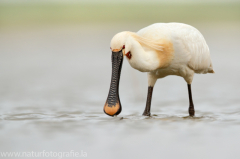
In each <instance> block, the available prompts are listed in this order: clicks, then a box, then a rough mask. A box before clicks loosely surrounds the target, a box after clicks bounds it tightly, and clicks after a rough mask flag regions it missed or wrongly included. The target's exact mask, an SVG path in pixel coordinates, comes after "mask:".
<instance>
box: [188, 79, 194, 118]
mask: <svg viewBox="0 0 240 159" xmlns="http://www.w3.org/2000/svg"><path fill="white" fill-rule="evenodd" d="M188 95H189V108H188V112H189V116H194V114H195V110H194V105H193V100H192V90H191V84H188Z"/></svg>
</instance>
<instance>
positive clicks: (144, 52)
mask: <svg viewBox="0 0 240 159" xmlns="http://www.w3.org/2000/svg"><path fill="white" fill-rule="evenodd" d="M132 55H133V57H132V59H131V60H129V63H130V65H131V66H132V67H133V68H135V69H137V70H139V71H141V72H152V71H154V70H156V69H157V68H158V66H159V60H158V57H157V53H156V51H155V50H153V49H151V48H148V47H144V46H142V45H141V44H140V43H139V42H137V41H134V40H133V43H132Z"/></svg>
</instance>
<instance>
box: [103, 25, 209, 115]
mask: <svg viewBox="0 0 240 159" xmlns="http://www.w3.org/2000/svg"><path fill="white" fill-rule="evenodd" d="M110 45H111V47H110V49H111V51H112V78H111V84H110V90H109V94H108V97H107V100H106V103H105V105H104V112H105V113H106V114H107V115H109V116H115V115H118V114H120V112H121V110H122V107H121V102H120V98H119V92H118V88H119V80H120V74H121V68H122V61H123V58H124V56H126V58H127V60H128V62H129V64H130V65H131V67H133V68H134V69H136V70H139V71H141V72H148V94H147V101H146V107H145V110H144V112H143V115H144V116H150V115H151V113H150V108H151V100H152V93H153V87H154V85H155V83H156V81H157V79H159V78H163V77H166V76H168V75H177V76H181V77H183V78H184V80H185V81H186V82H187V86H188V95H189V109H188V112H189V116H194V114H195V110H194V105H193V99H192V92H191V83H192V80H193V76H194V73H198V74H206V73H214V71H213V67H212V61H211V58H210V53H209V48H208V45H207V43H206V41H205V39H204V37H203V35H202V34H201V33H200V32H199V31H198V30H197V29H196V28H194V27H192V26H190V25H187V24H183V23H155V24H152V25H150V26H147V27H145V28H143V29H141V30H139V31H138V32H137V33H134V32H130V31H123V32H120V33H117V34H116V35H115V36H114V37H113V38H112V40H111V43H110Z"/></svg>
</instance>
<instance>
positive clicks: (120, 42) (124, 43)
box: [104, 32, 131, 116]
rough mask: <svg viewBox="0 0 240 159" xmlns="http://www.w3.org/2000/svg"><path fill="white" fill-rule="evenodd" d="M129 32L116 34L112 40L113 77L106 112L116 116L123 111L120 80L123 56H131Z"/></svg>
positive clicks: (105, 107)
mask: <svg viewBox="0 0 240 159" xmlns="http://www.w3.org/2000/svg"><path fill="white" fill-rule="evenodd" d="M128 37H129V33H128V32H121V33H118V34H116V35H115V36H114V37H113V38H112V40H111V44H110V45H111V47H110V48H111V51H112V79H111V84H110V90H109V94H108V97H107V101H106V103H105V105H104V112H105V113H106V114H107V115H110V116H114V115H118V114H120V113H121V110H122V107H121V102H120V99H119V93H118V88H119V80H120V74H121V69H122V62H123V57H124V56H125V55H126V54H125V53H126V52H127V55H126V56H127V57H128V58H131V53H130V51H129V50H130V47H131V45H130V44H129V42H128V40H127V39H128Z"/></svg>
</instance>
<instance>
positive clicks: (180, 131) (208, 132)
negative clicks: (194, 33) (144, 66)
mask: <svg viewBox="0 0 240 159" xmlns="http://www.w3.org/2000/svg"><path fill="white" fill-rule="evenodd" d="M144 26H145V25H141V24H139V25H138V26H130V27H129V26H122V27H121V26H118V27H114V26H108V28H107V29H106V28H105V27H106V26H99V27H98V29H97V27H96V28H95V27H91V26H90V27H89V26H63V27H59V28H56V27H45V28H32V29H19V28H18V29H12V30H1V31H0V50H1V53H0V68H1V69H0V88H1V89H0V106H1V107H0V129H1V131H0V150H1V151H4V152H6V151H15V152H31V151H35V152H41V151H43V150H45V151H48V152H50V151H54V152H70V151H71V150H74V151H75V152H81V151H84V152H86V153H87V157H88V158H105V159H107V158H109V159H112V158H119V159H121V158H167V159H171V158H180V159H181V158H184V159H187V158H196V159H198V158H199V159H202V158H205V159H206V158H209V159H210V158H211V159H212V158H219V159H225V158H231V159H235V158H236V159H237V158H239V155H240V152H239V146H240V144H239V140H240V137H239V134H240V104H239V103H240V99H239V94H240V89H239V88H240V85H239V80H240V74H239V73H238V72H239V71H240V62H239V59H240V54H239V50H240V45H239V41H240V31H239V26H238V25H235V26H234V25H233V26H226V27H225V26H221V27H219V25H215V26H214V25H213V26H203V25H200V24H199V25H198V24H197V26H196V27H197V28H199V30H200V31H201V32H202V33H203V35H204V36H205V38H206V40H207V43H208V45H209V47H210V50H211V56H212V61H213V67H214V70H215V72H216V73H215V74H207V75H196V76H195V77H194V81H193V84H192V89H193V90H192V91H193V99H194V104H195V111H196V117H194V118H192V117H188V113H187V110H188V94H187V85H186V83H185V81H184V80H183V79H182V78H180V77H174V76H169V77H166V78H164V79H160V80H158V81H157V84H156V86H155V87H154V93H153V101H152V111H151V112H152V117H143V116H141V114H142V112H143V110H144V107H145V100H146V95H147V77H146V74H145V73H140V72H137V71H136V70H134V69H132V68H131V67H130V65H129V64H128V63H127V62H126V60H125V61H124V62H123V69H122V76H121V82H120V99H121V102H122V106H123V111H122V113H121V114H120V115H119V116H117V117H109V116H107V115H105V114H104V113H103V110H102V109H103V105H104V103H105V100H106V98H107V94H108V90H109V84H110V78H111V62H110V56H111V52H110V50H109V42H110V39H111V38H112V36H113V35H114V34H115V33H117V32H119V31H122V30H127V29H128V27H129V28H130V29H129V30H132V31H137V30H138V29H139V28H142V27H144ZM9 158H11V157H9ZM12 158H14V157H12ZM28 158H31V157H28ZM39 158H41V157H39ZM42 158H43V157H42ZM69 158H74V157H69Z"/></svg>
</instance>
